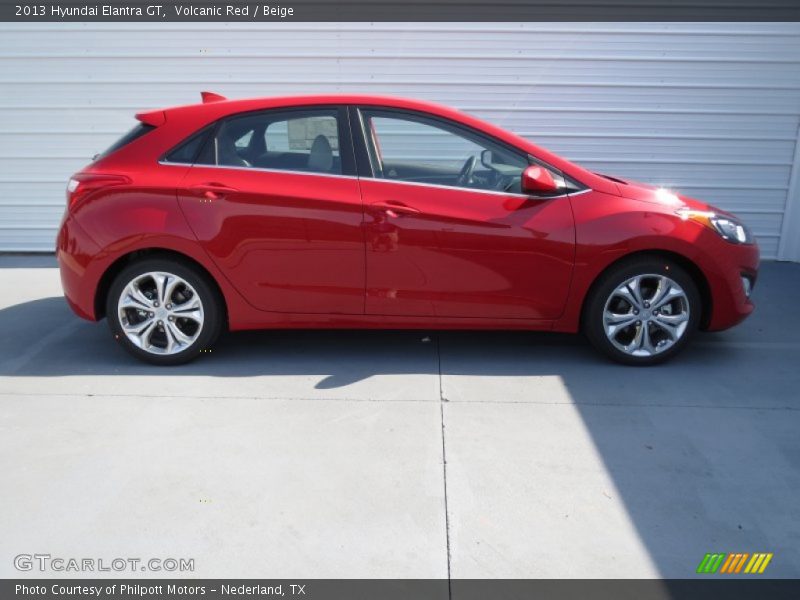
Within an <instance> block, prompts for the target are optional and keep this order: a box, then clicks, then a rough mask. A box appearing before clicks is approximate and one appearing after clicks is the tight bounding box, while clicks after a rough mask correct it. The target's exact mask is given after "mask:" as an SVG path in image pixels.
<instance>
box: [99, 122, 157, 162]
mask: <svg viewBox="0 0 800 600" xmlns="http://www.w3.org/2000/svg"><path fill="white" fill-rule="evenodd" d="M154 129H155V127H153V126H152V125H147V124H145V123H139V124H138V125H137V126H136V127H134V128H133V129H131V130H130V131H129V132H128V133H126V134H125V135H123V136H122V137H121V138H119V139H118V140H117V141H116V142H114V143H113V144H112V145H111V147H109V148H108V150H106V151H105V152H103V153H102V154H100V156H101V157H105V156H108V155H109V154H113V153H114V152H116V151H117V150H119V149H120V148H124V147H125V146H127V145H128V144H130V143H131V142H133V141H134V140H138V139H139V138H140V137H142V136H143V135H146V134H148V133H150V132H151V131H153V130H154Z"/></svg>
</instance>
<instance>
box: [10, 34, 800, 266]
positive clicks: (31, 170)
mask: <svg viewBox="0 0 800 600" xmlns="http://www.w3.org/2000/svg"><path fill="white" fill-rule="evenodd" d="M0 89H2V94H0V105H1V106H0V108H1V109H2V110H0V159H1V160H0V250H11V251H49V250H51V249H52V247H53V238H54V235H55V230H56V226H57V224H58V220H59V218H60V216H61V211H62V209H63V203H64V184H65V181H66V180H67V178H68V177H69V175H70V174H71V173H72V172H74V171H75V170H77V169H79V168H80V167H81V166H82V165H84V164H85V163H86V162H87V161H88V159H89V157H91V156H92V155H93V154H94V153H95V152H98V151H100V150H102V149H104V148H105V147H106V146H108V145H109V144H110V143H111V142H112V141H113V140H114V139H115V138H116V137H117V136H119V135H120V134H121V133H122V132H123V131H125V130H126V129H128V128H129V127H130V126H131V125H132V124H133V113H134V111H136V110H139V109H143V108H158V107H161V106H165V105H172V104H185V103H191V102H196V101H198V99H199V92H200V90H203V89H211V90H214V91H217V92H220V93H223V94H225V95H227V96H230V97H245V96H260V95H274V94H294V93H312V92H366V93H387V94H398V95H405V96H412V97H417V98H425V99H430V100H435V101H438V102H442V103H446V104H450V105H454V106H457V107H459V108H462V109H464V110H466V111H469V112H472V113H475V114H476V115H478V116H481V117H484V118H486V119H488V120H490V121H493V122H495V123H498V124H500V125H502V126H505V127H508V128H510V129H512V130H514V131H516V132H518V133H521V134H522V135H524V136H526V137H529V138H531V139H532V140H534V141H536V142H537V143H539V144H541V145H543V146H545V147H548V148H550V149H552V150H554V151H556V152H558V153H561V154H563V155H565V156H566V157H568V158H571V159H573V160H575V161H577V162H580V163H583V164H584V165H585V166H588V167H590V168H592V169H595V170H598V171H601V172H604V173H609V174H616V175H620V176H623V177H631V178H635V179H639V180H643V181H648V182H652V183H657V184H663V185H666V186H670V187H674V188H676V189H678V190H680V191H682V192H684V193H687V194H689V195H692V196H696V197H700V198H703V199H707V200H709V201H711V202H713V203H715V204H718V205H719V206H721V207H723V208H726V209H729V210H732V211H734V212H736V213H738V214H739V215H741V216H742V217H743V218H744V219H745V220H746V221H747V222H748V223H750V225H751V226H752V228H753V229H754V230H755V232H756V233H757V235H758V238H759V241H760V243H761V246H762V249H763V253H764V255H765V256H766V257H775V256H778V254H779V252H780V254H781V256H782V257H783V258H791V259H795V260H800V249H799V248H798V247H797V246H798V244H797V243H795V242H794V241H793V239H794V238H797V237H798V236H799V235H800V231H798V229H800V228H798V227H795V225H794V223H796V222H800V214H798V213H800V207H797V206H796V205H797V204H800V200H798V198H797V197H796V196H797V187H798V184H797V183H796V179H797V178H795V181H794V182H793V181H792V171H793V165H796V162H797V156H796V153H795V147H796V145H797V136H798V121H799V119H800V24H796V23H795V24H792V23H788V24H742V23H738V24H737V23H731V24H709V23H696V24H644V23H636V24H633V23H631V24H592V23H583V24H565V23H524V24H510V23H509V24H499V23H498V24H489V23H474V24H420V23H412V24H402V23H393V24H392V23H385V24H384V23H378V24H369V23H362V24H303V23H295V24H280V25H272V24H266V23H265V24H253V25H250V24H195V23H185V24H165V25H164V26H153V25H138V24H35V25H34V24H8V23H5V24H1V25H0ZM793 188H794V189H793ZM787 206H788V207H789V208H790V210H793V216H788V217H787V219H786V222H785V223H784V217H785V216H786V214H785V213H786V212H787ZM782 235H783V245H782V246H781V236H782ZM790 238H792V239H790Z"/></svg>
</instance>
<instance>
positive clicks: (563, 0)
mask: <svg viewBox="0 0 800 600" xmlns="http://www.w3.org/2000/svg"><path fill="white" fill-rule="evenodd" d="M155 6H160V7H161V9H160V10H159V11H158V12H156V11H155V10H154V9H153V8H152V7H155ZM104 7H108V8H104ZM177 7H183V8H184V9H186V8H187V7H191V8H192V10H190V11H189V13H188V14H187V13H186V12H183V13H179V12H178V11H177V10H176V9H177ZM265 7H269V10H265ZM111 9H116V11H113V10H111ZM148 9H149V10H148ZM0 21H9V22H70V21H72V22H102V21H107V22H136V21H139V22H151V23H164V22H248V21H249V22H282V21H327V22H330V21H384V22H388V21H428V22H441V21H462V22H464V21H473V22H508V21H512V22H513V21H594V22H598V21H599V22H603V21H606V22H610V21H748V22H753V21H762V22H766V21H781V22H785V21H800V0H763V1H761V2H759V1H758V0H673V1H669V0H285V1H283V0H277V1H271V0H198V1H192V0H186V1H183V0H146V1H142V0H99V1H98V0H84V1H81V0H77V1H76V0H0Z"/></svg>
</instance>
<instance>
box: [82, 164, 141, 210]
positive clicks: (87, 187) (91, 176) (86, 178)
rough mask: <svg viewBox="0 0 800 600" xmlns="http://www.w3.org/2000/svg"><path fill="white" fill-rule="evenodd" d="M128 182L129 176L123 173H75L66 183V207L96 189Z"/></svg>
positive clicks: (129, 180)
mask: <svg viewBox="0 0 800 600" xmlns="http://www.w3.org/2000/svg"><path fill="white" fill-rule="evenodd" d="M130 182H131V179H130V177H126V176H125V175H110V174H108V173H76V174H75V175H73V176H72V177H71V178H70V180H69V183H67V207H68V208H70V209H72V208H73V207H74V206H75V205H76V204H77V203H78V202H79V201H80V200H82V199H83V198H86V197H87V196H88V195H89V194H91V193H92V192H96V191H97V190H100V189H103V188H106V187H111V186H115V185H125V184H126V183H130Z"/></svg>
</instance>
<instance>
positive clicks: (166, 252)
mask: <svg viewBox="0 0 800 600" xmlns="http://www.w3.org/2000/svg"><path fill="white" fill-rule="evenodd" d="M145 258H165V259H171V260H176V261H178V262H181V263H183V264H184V265H186V266H188V267H190V268H193V269H195V270H196V271H198V272H199V273H200V275H202V276H203V277H205V279H206V281H207V282H208V284H209V285H210V286H211V288H212V289H213V290H214V291H215V292H216V294H217V295H218V296H219V300H220V302H221V306H222V309H223V312H224V315H223V320H222V322H223V324H224V326H225V327H227V326H228V304H227V301H226V298H225V294H224V293H223V292H222V289H221V288H220V286H219V283H218V282H217V280H216V279H215V278H214V276H213V275H212V274H211V273H210V272H209V271H208V269H206V268H205V267H204V266H203V265H202V264H201V263H199V262H198V261H197V260H195V259H194V258H192V257H191V256H188V255H187V254H184V253H182V252H178V251H177V250H170V249H168V248H142V249H138V250H133V251H131V252H128V253H126V254H123V255H122V256H120V257H119V258H117V259H116V260H115V261H114V262H113V263H111V264H110V265H109V266H108V268H106V270H105V271H104V272H103V275H102V276H101V277H100V280H99V282H98V284H97V289H96V290H95V294H94V311H95V313H94V314H95V316H96V318H97V319H102V318H103V317H105V316H106V314H105V312H106V297H107V296H108V292H109V290H110V289H111V284H112V283H113V282H114V279H115V278H116V276H117V275H119V273H120V272H121V271H122V270H123V269H124V268H125V267H127V266H128V265H131V264H133V263H135V262H137V261H140V260H143V259H145Z"/></svg>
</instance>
